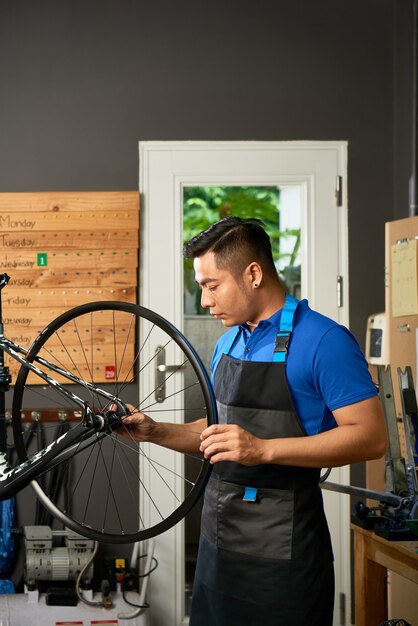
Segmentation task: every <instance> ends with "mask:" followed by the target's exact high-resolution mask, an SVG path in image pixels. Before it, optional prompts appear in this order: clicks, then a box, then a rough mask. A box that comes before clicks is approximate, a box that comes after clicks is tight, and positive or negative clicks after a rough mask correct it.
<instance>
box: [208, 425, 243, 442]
mask: <svg viewBox="0 0 418 626" xmlns="http://www.w3.org/2000/svg"><path fill="white" fill-rule="evenodd" d="M234 428H236V425H235V424H212V426H208V428H205V430H203V431H202V433H201V435H200V437H201V439H207V438H208V437H210V436H211V435H218V434H221V433H226V432H228V431H230V430H232V429H234Z"/></svg>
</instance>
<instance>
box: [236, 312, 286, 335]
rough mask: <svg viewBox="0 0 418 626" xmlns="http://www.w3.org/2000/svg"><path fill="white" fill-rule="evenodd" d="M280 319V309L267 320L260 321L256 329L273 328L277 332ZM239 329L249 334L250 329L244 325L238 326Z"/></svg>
mask: <svg viewBox="0 0 418 626" xmlns="http://www.w3.org/2000/svg"><path fill="white" fill-rule="evenodd" d="M281 317H282V309H279V310H278V311H276V312H275V313H273V315H271V316H270V317H268V318H267V319H265V320H260V321H259V323H258V325H257V327H256V328H266V327H267V326H274V328H275V329H276V330H277V331H279V329H280V320H281ZM239 327H240V329H241V330H242V331H244V332H247V333H249V332H250V329H249V328H248V326H247V324H246V323H245V324H240V325H239Z"/></svg>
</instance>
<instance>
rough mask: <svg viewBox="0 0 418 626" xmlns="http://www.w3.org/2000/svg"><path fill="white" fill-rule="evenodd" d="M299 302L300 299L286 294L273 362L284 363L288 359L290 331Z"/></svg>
mask: <svg viewBox="0 0 418 626" xmlns="http://www.w3.org/2000/svg"><path fill="white" fill-rule="evenodd" d="M298 304H299V300H297V299H296V298H294V297H293V296H291V295H289V294H288V293H287V294H286V299H285V303H284V307H283V310H282V316H281V318H280V328H279V331H278V333H277V336H276V344H275V346H274V353H273V363H284V362H285V361H286V357H287V348H288V346H289V338H290V333H291V332H292V330H293V317H294V315H295V311H296V308H297V306H298Z"/></svg>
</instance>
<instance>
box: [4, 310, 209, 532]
mask: <svg viewBox="0 0 418 626" xmlns="http://www.w3.org/2000/svg"><path fill="white" fill-rule="evenodd" d="M163 355H166V358H167V361H168V359H169V362H170V363H176V364H177V365H176V366H175V367H173V366H166V368H164V366H161V364H160V365H158V369H157V364H158V363H161V361H162V360H163V359H162V356H163ZM27 361H29V362H30V363H34V364H35V365H36V366H37V367H38V368H39V369H40V370H41V371H43V372H45V373H47V374H48V375H49V376H50V377H52V378H53V379H54V380H52V381H48V382H47V383H45V382H44V381H42V380H40V379H39V377H38V376H37V375H36V374H34V373H33V372H29V371H28V369H27V368H26V367H25V366H22V367H21V368H20V371H19V374H18V377H17V380H16V384H15V390H14V400H13V410H12V417H13V419H12V425H13V433H14V440H15V447H16V451H17V455H18V458H19V460H20V461H21V462H23V461H25V460H27V459H28V458H30V450H28V449H27V445H26V443H25V441H27V440H28V438H27V437H25V426H26V421H25V420H26V418H27V417H28V414H31V413H33V411H35V414H36V415H40V416H41V419H42V415H43V413H45V415H46V414H50V413H51V411H52V414H53V415H55V418H53V419H55V422H59V421H60V420H62V419H63V418H65V419H67V420H68V419H71V420H73V419H74V417H76V418H77V419H78V421H79V422H81V421H82V420H83V414H84V413H85V408H83V406H81V405H80V400H81V401H82V403H85V407H89V409H91V410H92V412H93V414H94V415H95V419H96V421H97V420H101V419H102V416H104V417H105V418H106V420H107V421H106V424H107V426H105V427H103V425H102V426H101V428H98V429H97V430H90V431H89V433H88V434H87V435H86V434H84V435H83V436H81V437H80V439H79V440H78V441H77V442H76V443H72V444H71V445H70V446H69V448H68V449H66V450H65V451H64V452H63V453H61V454H59V455H58V457H57V459H55V460H54V462H53V463H52V464H51V463H49V465H48V471H47V473H46V474H45V475H44V476H42V478H38V479H37V480H36V481H33V483H32V484H33V486H34V488H35V491H36V493H37V495H38V497H39V498H40V500H41V502H42V504H43V505H44V506H45V507H46V508H47V509H48V510H49V511H50V512H51V513H52V514H53V515H54V516H55V517H57V518H58V519H59V520H60V521H61V522H62V523H63V524H64V525H66V526H68V527H69V528H71V529H72V530H74V531H76V532H78V533H80V534H82V535H85V536H87V537H89V538H91V539H95V540H98V541H107V542H111V543H129V542H133V541H139V540H143V539H147V538H149V537H153V536H155V535H157V534H159V533H161V532H164V531H166V530H167V529H168V528H170V527H171V526H173V525H174V524H176V523H178V522H179V521H180V520H181V519H182V518H183V517H184V516H185V515H186V514H187V513H188V511H189V510H190V509H191V508H192V507H193V505H194V504H195V503H196V501H197V500H198V498H199V496H200V495H201V493H202V491H203V489H204V487H205V485H206V482H207V480H208V478H209V474H210V469H211V466H210V464H209V463H208V462H207V461H205V460H204V459H203V458H202V456H201V454H200V453H199V452H198V448H199V441H200V432H201V428H197V427H196V430H193V425H192V426H189V427H188V428H189V431H190V432H189V434H188V435H187V436H188V437H189V438H190V441H191V444H192V446H193V447H194V448H195V450H196V451H194V450H193V451H192V452H191V453H190V454H189V453H187V454H186V453H184V454H183V453H179V452H175V451H172V450H169V449H167V448H163V447H161V446H157V445H153V444H151V443H138V442H137V441H135V440H134V439H133V438H132V436H131V434H130V432H129V430H128V429H127V428H126V426H123V420H122V419H121V418H122V417H123V415H124V414H126V405H127V404H130V405H133V406H134V407H135V408H137V409H139V410H140V411H142V412H144V413H146V414H147V415H149V416H150V417H152V418H153V419H154V420H155V421H162V422H175V423H177V424H179V423H187V422H193V421H194V420H196V419H199V418H206V423H207V424H208V425H210V424H212V423H213V422H215V421H216V419H217V418H216V404H215V400H214V396H213V392H212V388H211V385H210V381H209V379H208V376H207V374H206V371H205V368H204V366H203V365H202V363H201V361H200V359H199V357H198V356H197V354H196V352H195V351H194V349H193V348H192V346H191V345H190V344H189V343H188V341H187V340H186V339H185V337H184V336H183V335H182V334H181V333H180V332H179V331H178V330H177V329H176V328H174V327H173V326H172V325H171V324H170V323H169V322H167V321H166V320H164V319H163V318H162V317H160V316H159V315H157V314H156V313H154V312H152V311H150V310H148V309H145V308H143V307H140V306H137V305H133V304H128V303H121V302H95V303H90V304H85V305H82V306H79V307H76V308H74V309H71V310H70V311H68V312H66V313H64V314H63V315H61V316H59V317H58V318H57V319H55V320H54V321H53V322H52V323H51V324H49V325H48V326H47V327H46V328H45V329H44V330H43V331H42V332H41V333H40V335H39V336H38V337H37V339H36V340H35V341H34V343H33V344H32V346H31V348H30V350H29V352H28V355H27ZM46 362H48V363H49V366H48V365H47V363H46ZM51 365H52V367H51ZM54 368H57V370H58V372H62V371H67V372H68V373H69V374H70V375H73V376H74V377H75V379H76V380H78V381H79V382H78V383H77V382H74V383H73V384H71V383H70V384H68V383H69V381H68V379H66V378H65V377H64V376H62V374H60V373H57V371H56V370H55V371H54ZM57 383H58V384H57ZM61 387H63V388H64V389H65V390H66V391H67V392H69V393H68V394H67V395H66V396H64V395H62V393H60V388H61ZM73 396H75V397H76V398H77V400H75V399H74V397H73ZM116 407H117V410H116ZM112 415H113V417H111V418H109V419H110V421H109V420H108V419H107V418H108V417H109V416H112ZM53 429H54V430H55V429H56V426H55V425H53ZM49 430H51V433H52V428H51V429H49ZM57 436H58V435H55V437H57ZM51 441H54V435H53V434H51V435H50V436H49V438H47V443H48V442H51ZM58 462H59V463H60V464H59V465H57V463H58Z"/></svg>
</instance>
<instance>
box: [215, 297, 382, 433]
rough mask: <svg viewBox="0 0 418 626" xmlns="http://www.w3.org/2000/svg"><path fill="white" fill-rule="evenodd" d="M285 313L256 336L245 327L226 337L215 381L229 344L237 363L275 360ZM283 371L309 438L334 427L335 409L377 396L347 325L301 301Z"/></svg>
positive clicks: (264, 322)
mask: <svg viewBox="0 0 418 626" xmlns="http://www.w3.org/2000/svg"><path fill="white" fill-rule="evenodd" d="M281 314H282V310H279V311H277V312H276V313H274V314H273V315H272V316H271V317H270V318H269V319H267V320H262V321H261V322H260V323H259V324H258V326H257V327H256V328H254V330H253V331H252V332H250V331H249V329H248V326H247V325H246V324H243V325H240V326H238V327H237V326H235V327H234V328H231V330H229V331H228V332H227V333H225V334H224V335H222V337H221V338H220V339H219V340H218V342H217V344H216V346H215V350H214V353H213V356H212V361H211V375H212V381H213V380H214V374H215V370H216V367H217V365H218V363H219V360H220V358H221V356H222V354H223V353H224V352H225V351H228V348H229V347H230V346H231V342H233V343H232V346H231V347H230V350H229V356H230V357H232V358H234V359H240V360H244V361H263V362H266V361H272V360H273V350H274V345H275V341H276V335H277V331H278V330H279V328H280V319H281ZM234 336H235V340H234ZM285 367H286V377H287V382H288V385H289V389H290V393H291V395H292V399H293V404H294V407H295V410H296V412H297V414H298V416H299V419H300V421H301V423H302V424H303V426H304V428H305V430H306V432H307V433H308V435H315V434H317V433H320V432H324V431H326V430H330V429H331V428H334V427H335V426H336V425H337V424H336V422H335V419H334V417H333V415H332V411H334V410H335V409H338V408H341V407H343V406H347V405H349V404H354V403H355V402H359V401H361V400H366V399H367V398H371V397H373V396H375V395H376V394H377V391H376V387H375V385H374V383H373V381H372V378H371V376H370V373H369V370H368V366H367V362H366V360H365V358H364V355H363V353H362V351H361V350H360V347H359V345H358V343H357V341H356V340H355V338H354V337H353V335H352V334H351V333H350V331H349V330H347V328H345V327H344V326H341V325H340V324H337V323H336V322H334V321H333V320H331V319H329V318H328V317H325V316H324V315H321V314H320V313H317V312H316V311H312V309H310V308H309V305H308V302H307V300H302V301H301V302H300V303H299V305H298V307H297V309H296V311H295V316H294V323H293V331H292V334H291V337H290V343H289V348H288V354H287V360H286V366H285ZM260 393H263V390H262V389H260Z"/></svg>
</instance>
